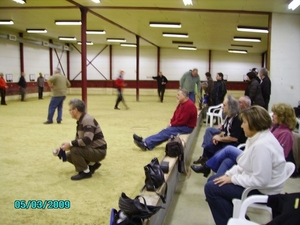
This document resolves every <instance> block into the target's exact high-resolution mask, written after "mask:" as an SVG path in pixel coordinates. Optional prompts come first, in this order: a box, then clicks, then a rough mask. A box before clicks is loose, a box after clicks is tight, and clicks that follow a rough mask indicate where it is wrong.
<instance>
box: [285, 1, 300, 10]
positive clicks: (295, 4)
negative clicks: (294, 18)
mask: <svg viewBox="0 0 300 225" xmlns="http://www.w3.org/2000/svg"><path fill="white" fill-rule="evenodd" d="M299 5H300V0H293V1H292V2H291V3H290V4H289V6H288V9H291V10H295V9H296V8H297V7H298V6H299Z"/></svg>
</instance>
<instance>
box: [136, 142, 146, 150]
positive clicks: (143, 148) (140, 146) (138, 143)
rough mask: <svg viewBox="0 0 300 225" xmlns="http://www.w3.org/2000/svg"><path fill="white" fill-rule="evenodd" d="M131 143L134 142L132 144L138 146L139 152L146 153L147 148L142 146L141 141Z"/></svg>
mask: <svg viewBox="0 0 300 225" xmlns="http://www.w3.org/2000/svg"><path fill="white" fill-rule="evenodd" d="M133 142H134V144H135V145H136V146H138V147H139V148H140V149H141V150H143V151H146V150H147V147H146V145H145V144H144V142H143V141H137V140H134V141H133Z"/></svg>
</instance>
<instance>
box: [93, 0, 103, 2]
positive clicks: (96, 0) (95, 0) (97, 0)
mask: <svg viewBox="0 0 300 225" xmlns="http://www.w3.org/2000/svg"><path fill="white" fill-rule="evenodd" d="M92 2H95V3H101V1H100V0H92Z"/></svg>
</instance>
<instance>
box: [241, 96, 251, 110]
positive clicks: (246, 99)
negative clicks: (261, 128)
mask: <svg viewBox="0 0 300 225" xmlns="http://www.w3.org/2000/svg"><path fill="white" fill-rule="evenodd" d="M243 99H244V102H245V104H246V105H247V106H248V107H250V106H251V99H250V98H249V96H247V95H244V96H243Z"/></svg>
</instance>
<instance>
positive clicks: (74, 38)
mask: <svg viewBox="0 0 300 225" xmlns="http://www.w3.org/2000/svg"><path fill="white" fill-rule="evenodd" d="M58 39H59V40H61V41H76V37H63V36H60V37H58Z"/></svg>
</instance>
